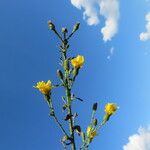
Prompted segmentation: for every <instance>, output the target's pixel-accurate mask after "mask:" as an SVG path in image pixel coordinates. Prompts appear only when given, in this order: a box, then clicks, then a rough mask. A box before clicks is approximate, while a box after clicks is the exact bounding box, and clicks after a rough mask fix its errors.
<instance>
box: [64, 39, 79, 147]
mask: <svg viewBox="0 0 150 150" xmlns="http://www.w3.org/2000/svg"><path fill="white" fill-rule="evenodd" d="M66 47H67V43H66V42H64V43H63V49H64V52H63V53H62V55H63V61H66V60H67V55H66V51H67V50H66ZM68 72H69V70H68V69H66V68H65V67H64V74H65V93H66V99H67V104H68V107H67V111H68V115H70V116H72V107H71V88H70V87H69V73H68ZM73 126H74V125H73V118H72V117H70V118H69V129H70V137H71V139H72V142H71V145H72V150H76V145H75V137H74V130H73Z"/></svg>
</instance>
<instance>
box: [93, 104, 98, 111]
mask: <svg viewBox="0 0 150 150" xmlns="http://www.w3.org/2000/svg"><path fill="white" fill-rule="evenodd" d="M96 110H97V103H94V104H93V111H96Z"/></svg>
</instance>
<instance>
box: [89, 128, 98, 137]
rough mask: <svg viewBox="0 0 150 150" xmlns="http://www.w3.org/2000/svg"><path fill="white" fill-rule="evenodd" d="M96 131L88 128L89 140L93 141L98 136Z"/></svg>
mask: <svg viewBox="0 0 150 150" xmlns="http://www.w3.org/2000/svg"><path fill="white" fill-rule="evenodd" d="M96 134H97V133H96V130H93V128H92V127H91V126H88V128H87V137H88V138H89V139H93V138H94V137H95V136H96Z"/></svg>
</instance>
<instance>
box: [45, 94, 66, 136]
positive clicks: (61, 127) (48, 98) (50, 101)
mask: <svg viewBox="0 0 150 150" xmlns="http://www.w3.org/2000/svg"><path fill="white" fill-rule="evenodd" d="M46 100H47V103H48V106H49V108H50V111H51V114H50V115H51V116H52V117H53V118H54V120H55V122H56V124H57V125H58V126H59V128H60V129H61V131H62V132H63V133H64V135H65V136H66V137H68V138H69V136H68V134H67V132H66V131H65V129H64V128H63V126H62V124H61V123H60V122H59V120H58V118H57V117H56V114H55V111H54V107H53V104H52V99H51V98H50V96H46Z"/></svg>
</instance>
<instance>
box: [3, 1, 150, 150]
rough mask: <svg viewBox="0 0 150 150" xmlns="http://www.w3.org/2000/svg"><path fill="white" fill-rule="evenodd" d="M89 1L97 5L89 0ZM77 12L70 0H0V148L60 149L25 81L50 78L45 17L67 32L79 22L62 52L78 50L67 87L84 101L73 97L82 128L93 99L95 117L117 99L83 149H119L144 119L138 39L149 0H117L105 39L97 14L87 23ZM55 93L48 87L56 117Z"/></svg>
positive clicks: (146, 64)
mask: <svg viewBox="0 0 150 150" xmlns="http://www.w3.org/2000/svg"><path fill="white" fill-rule="evenodd" d="M72 2H73V0H72ZM78 2H79V3H78V4H80V0H78ZM90 6H93V7H94V9H97V8H98V7H97V6H96V4H94V5H90ZM83 12H84V9H83V8H82V9H81V10H79V9H77V8H76V7H75V6H74V5H73V3H71V1H70V0H65V1H59V0H51V1H50V0H46V1H42V0H36V1H35V0H30V1H29V0H26V1H23V0H14V1H8V0H1V1H0V51H1V55H0V69H1V72H0V77H1V86H0V149H2V150H9V149H12V150H20V149H21V150H35V149H36V150H41V149H42V150H49V149H52V150H56V149H58V150H59V149H62V146H61V144H60V143H59V140H58V139H60V137H61V136H62V135H61V132H60V131H59V129H58V128H57V127H56V126H55V123H54V122H53V120H52V119H50V118H49V117H48V113H49V111H48V108H47V105H46V104H45V102H44V101H43V97H42V95H41V94H40V93H39V92H38V91H36V90H35V89H34V88H33V85H34V84H35V83H36V82H37V81H39V80H48V79H50V80H52V82H54V83H57V82H58V79H57V77H56V70H57V69H58V68H60V66H59V64H58V61H59V52H58V49H57V45H58V44H59V41H58V40H57V38H56V37H55V36H54V35H53V34H52V33H51V32H50V31H49V30H48V28H47V21H48V20H49V19H50V20H52V21H53V22H54V23H55V24H56V26H57V28H58V29H60V28H61V27H63V26H67V27H68V30H69V31H71V29H72V26H73V25H74V23H75V22H76V21H79V22H80V23H81V28H80V30H79V31H78V32H77V33H76V35H75V36H74V37H73V38H72V39H71V41H70V42H71V44H70V45H71V47H70V49H71V52H70V55H72V56H75V55H78V54H81V55H84V56H85V64H84V67H83V68H82V70H81V72H80V75H79V76H78V79H77V82H76V84H75V86H74V89H73V90H74V92H75V93H76V94H77V95H79V96H80V97H82V98H83V99H85V101H84V103H80V102H76V103H75V104H74V111H78V112H79V114H80V116H79V118H78V119H79V120H78V123H80V124H81V125H82V128H83V129H84V128H86V127H87V125H88V123H89V120H90V114H91V105H92V104H93V103H94V102H98V103H99V109H98V113H97V118H99V119H101V117H102V115H103V107H104V105H105V104H106V103H107V102H116V103H117V104H118V105H119V106H120V109H119V111H118V112H117V113H116V115H115V116H113V117H112V118H111V121H110V122H109V123H108V124H107V125H106V126H105V127H104V128H103V129H102V130H101V131H100V133H99V136H98V137H97V138H96V139H95V140H94V141H93V143H92V144H91V147H90V149H91V150H99V149H103V150H112V149H113V150H123V146H124V145H126V144H127V143H128V142H129V141H128V137H130V136H131V135H133V134H135V133H137V132H138V129H139V127H140V126H142V127H145V128H146V127H147V126H149V124H150V116H149V114H150V110H149V106H150V92H149V90H150V40H149V39H148V40H145V41H143V40H140V38H139V35H140V33H142V32H145V31H146V28H145V26H146V23H147V22H146V20H145V16H146V14H148V12H150V2H149V1H144V0H135V1H122V0H121V1H119V16H120V18H119V20H117V29H118V32H116V33H114V34H112V37H111V40H110V41H107V42H105V41H103V34H102V33H101V29H102V28H103V27H104V26H105V21H106V20H105V18H104V17H103V16H102V15H101V16H98V17H100V23H99V24H96V25H88V23H87V20H84V19H83ZM113 17H114V16H113ZM115 21H116V20H115ZM112 49H113V50H112ZM108 56H110V57H108ZM62 94H64V93H63V91H62V90H61V89H58V90H56V89H55V91H54V103H55V106H56V110H57V114H58V116H59V117H60V118H62V117H63V116H62V113H61V111H60V109H59V108H60V105H61V100H60V96H61V95H62ZM143 130H144V129H143ZM146 131H147V129H145V130H144V133H145V132H146ZM147 132H149V131H147ZM140 133H141V132H140ZM142 133H143V132H142ZM142 135H143V134H142ZM139 136H140V134H139ZM56 146H57V147H56ZM131 149H132V150H137V149H136V148H135V149H133V148H131V147H130V146H128V147H127V148H126V149H124V150H131ZM141 150H149V149H148V148H147V149H146V148H145V149H144V148H143V149H141Z"/></svg>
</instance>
